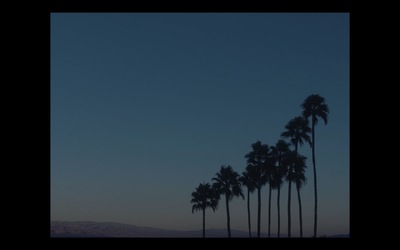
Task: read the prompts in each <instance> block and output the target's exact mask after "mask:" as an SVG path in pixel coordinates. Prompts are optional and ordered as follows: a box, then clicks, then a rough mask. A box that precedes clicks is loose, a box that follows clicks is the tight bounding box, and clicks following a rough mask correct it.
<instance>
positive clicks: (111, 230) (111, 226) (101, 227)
mask: <svg viewBox="0 0 400 250" xmlns="http://www.w3.org/2000/svg"><path fill="white" fill-rule="evenodd" d="M50 227H51V228H50V237H52V238H71V237H72V238H105V237H107V238H115V237H118V238H121V237H124V238H200V237H202V230H194V231H179V230H167V229H160V228H153V227H140V226H135V225H130V224H123V223H115V222H93V221H74V222H72V221H51V226H50ZM231 233H232V237H236V238H247V237H248V236H249V233H248V232H247V231H241V230H231ZM252 233H253V235H254V236H255V234H256V232H252ZM227 234H228V233H227V230H226V229H206V237H207V238H226V237H227ZM266 236H267V234H265V233H262V234H261V237H266ZM271 236H272V237H275V235H271ZM282 237H285V235H282ZM337 237H349V236H348V235H337Z"/></svg>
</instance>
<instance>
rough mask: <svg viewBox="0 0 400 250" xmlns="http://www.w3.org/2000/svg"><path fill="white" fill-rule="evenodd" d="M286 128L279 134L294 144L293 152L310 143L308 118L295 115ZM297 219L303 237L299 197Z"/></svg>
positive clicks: (298, 192)
mask: <svg viewBox="0 0 400 250" xmlns="http://www.w3.org/2000/svg"><path fill="white" fill-rule="evenodd" d="M285 128H286V129H287V130H286V131H284V132H283V133H282V134H281V136H282V137H284V138H289V139H290V141H291V143H292V144H293V145H294V148H295V152H296V153H298V146H299V144H300V145H303V143H304V142H308V143H311V141H310V135H309V133H310V132H311V128H310V127H309V125H308V120H307V119H306V118H304V117H303V116H297V117H295V118H293V119H292V120H290V121H289V122H288V124H287V125H286V126H285ZM300 187H301V185H300V186H298V185H296V189H297V194H298V195H300V190H299V188H300ZM298 201H299V220H300V237H303V219H302V217H303V215H302V211H301V198H300V197H299V199H298Z"/></svg>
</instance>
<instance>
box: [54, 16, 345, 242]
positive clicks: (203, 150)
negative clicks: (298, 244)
mask: <svg viewBox="0 0 400 250" xmlns="http://www.w3.org/2000/svg"><path fill="white" fill-rule="evenodd" d="M349 39H350V37H349V14H347V13H113V14H112V13H97V14H95V13H91V14H88V13H52V14H51V219H52V220H73V221H77V220H93V221H113V222H123V223H129V224H135V225H139V226H149V227H159V228H165V229H179V230H194V229H201V227H202V214H201V213H200V212H198V213H194V214H192V211H191V204H190V198H191V193H192V192H193V191H194V190H195V188H196V187H197V186H198V184H199V183H201V182H203V181H205V182H210V181H211V178H212V177H214V175H215V174H216V172H218V171H219V169H220V166H221V165H223V164H229V165H231V166H232V167H233V168H234V170H236V171H237V172H239V173H242V172H243V171H244V169H245V167H246V160H245V158H244V155H245V154H246V153H248V152H249V151H250V150H251V144H252V143H254V142H256V141H257V140H261V141H262V142H263V143H266V144H268V145H274V144H275V143H276V142H277V140H278V139H280V134H281V132H283V131H284V126H285V125H286V124H287V122H288V121H289V120H290V119H292V118H294V117H295V116H297V115H300V114H301V111H302V110H301V107H300V104H301V103H302V102H303V101H304V99H305V98H306V97H307V96H309V95H310V94H319V95H321V96H323V97H324V98H325V99H326V103H327V104H328V106H329V109H330V113H329V117H328V118H329V120H328V124H327V125H326V126H325V125H324V124H323V123H322V122H321V123H319V124H318V125H317V127H316V145H317V148H316V161H317V174H318V194H319V197H318V198H319V214H318V217H319V223H318V224H319V230H318V231H319V232H318V233H319V234H320V235H330V234H338V233H348V232H349V217H350V215H349V183H350V179H349ZM299 152H300V153H301V154H303V155H305V156H306V157H308V160H307V165H308V170H307V172H306V176H307V178H308V182H307V184H306V185H305V186H304V188H303V189H302V190H301V195H302V205H303V227H304V229H303V230H304V235H305V236H307V235H311V234H312V230H313V208H314V196H313V195H314V193H313V177H312V162H311V149H310V148H309V147H308V146H303V147H300V148H299ZM292 191H295V189H293V190H292ZM293 194H295V192H293ZM262 196H263V200H262V214H261V216H262V218H261V219H262V224H261V230H262V231H263V232H266V231H267V225H268V224H267V211H268V210H267V204H268V203H267V196H268V189H267V187H265V188H264V189H263V190H262ZM272 199H273V201H274V203H273V204H272V232H273V233H275V232H276V223H277V222H276V221H277V219H276V214H277V211H276V210H277V209H276V192H273V196H272ZM251 203H252V224H253V231H255V230H256V214H257V212H256V194H255V193H254V194H253V195H252V196H251ZM230 205H231V227H232V228H233V229H241V230H247V207H246V201H245V200H242V199H234V200H233V201H232V202H231V203H230ZM281 223H282V224H281V232H282V233H286V232H287V184H285V185H284V187H283V188H282V196H281ZM298 224H299V223H298V205H297V196H295V195H292V235H293V236H298V235H299V229H298V227H299V225H298ZM206 227H207V228H225V227H226V210H225V205H224V203H221V204H220V207H219V209H218V210H217V211H216V212H215V213H213V212H212V210H207V213H206Z"/></svg>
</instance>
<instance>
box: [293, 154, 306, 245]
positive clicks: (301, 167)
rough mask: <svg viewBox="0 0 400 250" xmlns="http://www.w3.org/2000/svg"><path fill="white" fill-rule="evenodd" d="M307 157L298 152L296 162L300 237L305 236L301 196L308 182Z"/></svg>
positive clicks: (295, 175) (295, 172) (295, 174)
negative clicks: (301, 190) (306, 173)
mask: <svg viewBox="0 0 400 250" xmlns="http://www.w3.org/2000/svg"><path fill="white" fill-rule="evenodd" d="M306 159H307V158H306V157H305V156H302V155H299V154H297V158H296V162H295V164H294V182H295V183H296V190H297V199H298V201H299V218H300V237H301V238H302V237H303V219H302V218H303V216H302V209H301V196H300V189H301V188H302V187H303V185H304V184H305V183H306V180H307V179H306V176H305V174H304V173H305V169H306V168H307V166H306Z"/></svg>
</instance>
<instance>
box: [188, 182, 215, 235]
mask: <svg viewBox="0 0 400 250" xmlns="http://www.w3.org/2000/svg"><path fill="white" fill-rule="evenodd" d="M218 201H219V195H218V193H217V192H216V191H215V190H214V189H213V188H212V187H211V185H210V183H200V184H199V186H198V187H197V188H196V191H194V192H192V199H191V200H190V203H193V206H192V213H193V212H194V211H197V210H201V211H202V212H203V238H204V237H205V228H206V208H208V207H210V208H212V210H213V211H214V212H215V209H216V208H217V207H218Z"/></svg>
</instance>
